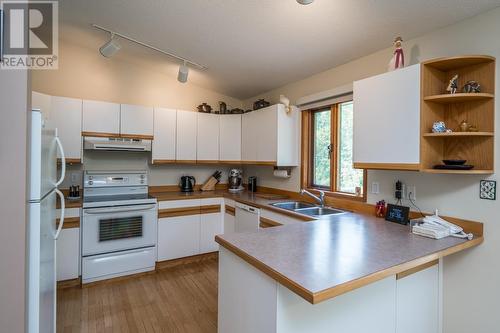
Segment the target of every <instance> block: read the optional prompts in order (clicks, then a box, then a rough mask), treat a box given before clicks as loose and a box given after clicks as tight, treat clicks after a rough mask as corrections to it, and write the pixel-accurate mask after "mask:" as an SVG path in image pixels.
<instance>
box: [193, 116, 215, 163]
mask: <svg viewBox="0 0 500 333" xmlns="http://www.w3.org/2000/svg"><path fill="white" fill-rule="evenodd" d="M197 115H198V129H197V136H196V138H197V148H196V159H197V160H198V161H218V160H219V115H217V114H211V113H200V112H198V113H197Z"/></svg>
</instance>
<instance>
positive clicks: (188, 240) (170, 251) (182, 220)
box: [158, 198, 224, 261]
mask: <svg viewBox="0 0 500 333" xmlns="http://www.w3.org/2000/svg"><path fill="white" fill-rule="evenodd" d="M223 202H224V200H223V199H222V198H209V199H201V200H198V199H193V200H176V201H163V202H160V204H159V208H160V216H161V215H162V210H166V211H168V210H170V209H175V210H176V214H179V213H181V212H182V210H183V209H185V210H186V213H187V214H189V215H184V216H173V217H164V218H160V219H159V220H158V261H163V260H171V259H177V258H183V257H189V256H193V255H196V254H201V253H209V252H215V251H218V250H219V245H218V244H217V242H216V241H215V236H216V235H219V234H222V233H223V232H224V221H223V215H222V214H223V213H222V207H223Z"/></svg>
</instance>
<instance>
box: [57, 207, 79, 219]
mask: <svg viewBox="0 0 500 333" xmlns="http://www.w3.org/2000/svg"><path fill="white" fill-rule="evenodd" d="M56 215H57V218H60V217H61V210H60V209H57V210H56ZM64 217H80V208H66V209H65V210H64Z"/></svg>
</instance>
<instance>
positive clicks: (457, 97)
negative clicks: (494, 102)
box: [424, 93, 495, 104]
mask: <svg viewBox="0 0 500 333" xmlns="http://www.w3.org/2000/svg"><path fill="white" fill-rule="evenodd" d="M494 97H495V95H493V94H489V93H458V94H440V95H431V96H425V97H424V101H426V102H436V103H443V104H448V103H462V102H473V101H480V100H488V99H492V98H494Z"/></svg>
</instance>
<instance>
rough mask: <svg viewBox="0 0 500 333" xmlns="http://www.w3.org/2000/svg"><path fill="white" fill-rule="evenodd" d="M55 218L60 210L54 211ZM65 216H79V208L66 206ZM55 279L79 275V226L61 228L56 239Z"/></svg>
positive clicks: (61, 279)
mask: <svg viewBox="0 0 500 333" xmlns="http://www.w3.org/2000/svg"><path fill="white" fill-rule="evenodd" d="M56 214H57V218H59V216H60V214H61V212H60V210H59V209H58V210H57V211H56ZM65 218H66V219H70V218H80V208H68V209H66V211H65ZM56 273H57V274H56V275H57V281H65V280H71V279H77V278H78V277H79V276H80V228H79V227H75V228H63V229H62V230H61V234H60V235H59V238H58V239H57V241H56Z"/></svg>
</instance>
